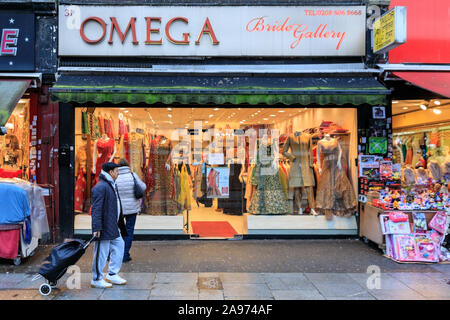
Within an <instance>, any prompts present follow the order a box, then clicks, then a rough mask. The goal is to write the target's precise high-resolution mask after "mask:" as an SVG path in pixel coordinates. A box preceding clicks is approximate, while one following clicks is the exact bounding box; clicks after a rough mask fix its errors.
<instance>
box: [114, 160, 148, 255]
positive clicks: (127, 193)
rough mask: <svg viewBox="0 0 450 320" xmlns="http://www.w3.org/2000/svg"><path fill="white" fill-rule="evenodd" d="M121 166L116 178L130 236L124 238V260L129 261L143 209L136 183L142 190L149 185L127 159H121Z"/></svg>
mask: <svg viewBox="0 0 450 320" xmlns="http://www.w3.org/2000/svg"><path fill="white" fill-rule="evenodd" d="M119 166H120V167H119V177H118V178H117V180H116V185H117V189H118V190H119V196H120V199H121V200H122V206H123V214H124V216H125V220H126V223H125V225H126V228H127V233H128V236H127V237H126V238H124V240H125V252H124V256H123V262H128V261H131V256H130V249H131V244H132V242H133V234H134V226H135V224H136V217H137V214H138V213H139V212H140V209H141V201H140V200H139V199H137V198H136V196H135V192H134V190H135V189H134V188H135V183H136V184H138V185H139V187H140V188H141V190H142V191H145V189H146V187H147V186H146V185H145V183H144V182H142V181H141V179H139V176H138V175H137V174H136V173H133V172H132V171H131V169H130V165H129V164H128V161H127V160H125V159H120V160H119Z"/></svg>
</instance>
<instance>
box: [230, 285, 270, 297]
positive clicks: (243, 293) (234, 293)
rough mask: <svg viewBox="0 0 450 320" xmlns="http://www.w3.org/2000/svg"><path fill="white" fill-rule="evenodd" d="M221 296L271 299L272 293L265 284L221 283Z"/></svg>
mask: <svg viewBox="0 0 450 320" xmlns="http://www.w3.org/2000/svg"><path fill="white" fill-rule="evenodd" d="M223 295H224V297H225V299H227V298H229V297H247V299H252V298H267V299H271V298H273V295H272V292H271V291H270V289H269V287H268V286H267V285H266V284H257V283H253V284H248V283H241V284H239V283H228V282H223Z"/></svg>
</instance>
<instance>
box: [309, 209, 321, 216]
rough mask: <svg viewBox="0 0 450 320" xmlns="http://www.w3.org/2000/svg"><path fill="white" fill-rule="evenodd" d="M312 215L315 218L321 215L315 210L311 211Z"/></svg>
mask: <svg viewBox="0 0 450 320" xmlns="http://www.w3.org/2000/svg"><path fill="white" fill-rule="evenodd" d="M311 214H312V215H313V216H318V215H319V214H318V213H317V212H316V210H314V209H311Z"/></svg>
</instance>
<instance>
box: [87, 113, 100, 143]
mask: <svg viewBox="0 0 450 320" xmlns="http://www.w3.org/2000/svg"><path fill="white" fill-rule="evenodd" d="M90 118H91V120H90V122H91V126H90V128H91V138H92V139H93V140H96V139H100V138H101V136H102V135H101V133H100V128H99V122H98V118H97V117H96V116H95V115H94V114H92V113H90Z"/></svg>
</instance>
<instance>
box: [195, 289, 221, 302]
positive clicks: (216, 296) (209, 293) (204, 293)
mask: <svg viewBox="0 0 450 320" xmlns="http://www.w3.org/2000/svg"><path fill="white" fill-rule="evenodd" d="M198 299H199V300H223V299H224V297H223V290H208V289H201V290H200V292H199V294H198Z"/></svg>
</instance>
